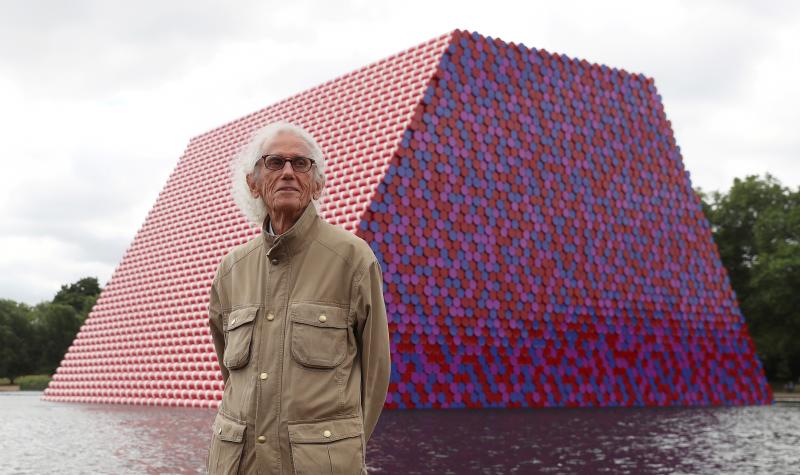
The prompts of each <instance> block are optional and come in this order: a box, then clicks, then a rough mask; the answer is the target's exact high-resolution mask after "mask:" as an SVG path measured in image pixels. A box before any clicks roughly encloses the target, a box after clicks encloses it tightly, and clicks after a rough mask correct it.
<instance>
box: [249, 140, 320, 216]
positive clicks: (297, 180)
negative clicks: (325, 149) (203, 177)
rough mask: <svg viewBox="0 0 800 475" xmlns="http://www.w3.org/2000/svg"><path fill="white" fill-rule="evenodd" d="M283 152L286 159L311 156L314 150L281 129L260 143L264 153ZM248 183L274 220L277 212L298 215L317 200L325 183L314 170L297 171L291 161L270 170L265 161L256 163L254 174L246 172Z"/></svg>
mask: <svg viewBox="0 0 800 475" xmlns="http://www.w3.org/2000/svg"><path fill="white" fill-rule="evenodd" d="M264 155H280V156H282V157H284V158H294V157H306V158H308V157H310V156H311V149H310V147H309V146H308V144H306V143H305V142H304V141H303V139H301V138H299V137H297V136H295V135H294V134H292V133H290V132H281V133H279V134H277V135H275V136H274V137H273V138H272V139H271V140H270V141H268V142H265V143H264V144H263V145H262V146H261V156H264ZM247 184H248V186H249V187H250V193H251V194H252V195H253V198H261V199H262V200H264V204H265V205H266V206H267V211H268V212H269V214H270V216H271V217H272V219H276V215H283V216H287V217H291V218H294V219H296V218H298V217H299V216H300V214H302V212H303V210H304V209H305V208H306V206H308V203H309V202H311V199H312V198H313V199H318V198H319V195H320V193H321V192H322V186H320V185H319V184H317V183H316V181H315V180H314V169H313V168H312V169H311V170H309V171H307V172H296V171H294V170H293V169H292V165H291V163H289V162H286V163H284V165H283V168H282V169H281V170H270V169H268V168H266V167H265V166H264V160H262V159H259V160H258V162H256V166H255V169H254V170H253V173H252V174H249V175H247Z"/></svg>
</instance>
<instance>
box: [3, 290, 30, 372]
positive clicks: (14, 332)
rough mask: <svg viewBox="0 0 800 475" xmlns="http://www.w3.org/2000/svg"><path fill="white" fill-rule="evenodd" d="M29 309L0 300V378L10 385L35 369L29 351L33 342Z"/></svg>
mask: <svg viewBox="0 0 800 475" xmlns="http://www.w3.org/2000/svg"><path fill="white" fill-rule="evenodd" d="M30 314H31V309H30V307H28V306H27V305H25V304H22V303H17V302H14V301H13V300H5V299H0V377H2V378H8V379H10V380H11V383H12V384H13V383H14V379H15V378H16V377H17V376H22V375H24V374H28V373H30V372H31V371H33V370H34V369H35V365H36V362H35V360H34V358H33V357H32V355H31V354H30V350H31V348H32V343H33V340H34V334H33V328H32V325H31V321H30V320H31V315H30Z"/></svg>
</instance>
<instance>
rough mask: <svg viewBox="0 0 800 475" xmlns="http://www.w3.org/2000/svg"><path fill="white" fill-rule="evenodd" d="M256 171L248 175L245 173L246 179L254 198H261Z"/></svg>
mask: <svg viewBox="0 0 800 475" xmlns="http://www.w3.org/2000/svg"><path fill="white" fill-rule="evenodd" d="M254 173H255V172H253V173H248V174H247V175H245V177H244V179H245V180H246V181H247V188H249V189H250V196H252V197H253V198H260V197H261V190H259V189H258V185H257V184H256V179H255V176H254Z"/></svg>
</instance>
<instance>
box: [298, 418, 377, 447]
mask: <svg viewBox="0 0 800 475" xmlns="http://www.w3.org/2000/svg"><path fill="white" fill-rule="evenodd" d="M363 432H364V425H363V424H362V423H361V418H359V417H350V418H348V419H332V420H328V421H320V422H300V423H289V441H291V442H292V443H306V444H315V443H326V442H333V441H335V440H341V439H347V438H350V437H357V436H359V435H361V434H362V433H363ZM326 435H327V437H326Z"/></svg>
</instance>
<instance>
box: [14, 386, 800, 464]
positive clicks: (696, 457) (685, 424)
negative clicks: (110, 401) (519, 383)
mask: <svg viewBox="0 0 800 475" xmlns="http://www.w3.org/2000/svg"><path fill="white" fill-rule="evenodd" d="M40 397H41V393H39V392H16V393H0V473H14V474H16V473H20V474H42V473H59V474H73V473H74V474H81V473H103V474H106V473H109V474H117V473H118V474H138V473H146V474H151V473H152V474H156V473H158V474H167V473H203V472H204V459H205V456H206V449H207V447H208V441H209V437H210V427H211V422H212V419H213V416H214V412H213V411H209V410H201V409H183V408H164V407H141V406H109V405H87V404H62V403H53V402H44V401H41V400H40V399H39V398H40ZM367 462H368V465H369V466H370V469H371V470H370V472H371V473H381V474H416V473H419V474H432V473H435V474H459V475H460V474H471V473H476V474H506V473H518V474H534V473H545V474H562V473H563V474H570V473H578V474H595V473H613V474H617V473H620V474H649V473H658V474H661V473H670V474H673V473H676V474H706V473H719V474H737V473H743V474H745V473H747V474H750V473H764V474H798V473H800V405H795V406H788V405H786V406H782V405H775V406H758V407H715V408H614V409H535V410H448V411H428V410H425V411H384V413H383V415H382V416H381V419H380V421H379V424H378V427H377V429H376V430H375V434H374V436H373V438H372V440H371V441H370V444H369V447H368V452H367Z"/></svg>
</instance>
